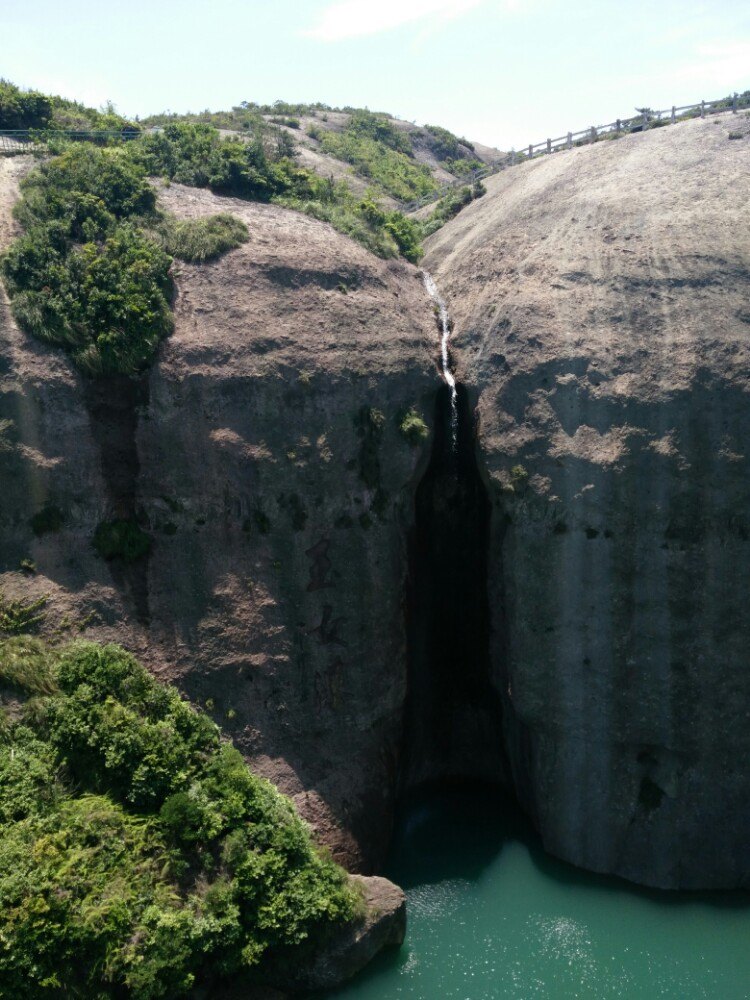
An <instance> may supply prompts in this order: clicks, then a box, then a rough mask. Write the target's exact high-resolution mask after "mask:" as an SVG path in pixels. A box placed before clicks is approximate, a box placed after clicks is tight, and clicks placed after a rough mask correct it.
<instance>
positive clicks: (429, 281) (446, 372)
mask: <svg viewBox="0 0 750 1000" xmlns="http://www.w3.org/2000/svg"><path fill="white" fill-rule="evenodd" d="M422 275H423V277H424V287H425V288H426V289H427V294H428V295H429V296H430V298H431V299H432V301H433V302H434V303H435V305H436V307H437V310H438V317H439V319H440V358H441V363H442V371H443V378H444V379H445V381H446V383H447V384H448V386H449V388H450V391H451V429H452V431H453V445H454V447H455V446H456V443H457V439H458V392H457V391H456V379H455V376H454V375H453V372H452V371H451V364H450V355H449V354H448V341H449V340H450V337H451V320H450V316H449V315H448V307H447V306H446V304H445V301H444V299H443V298H442V296H441V295H440V292H439V291H438V287H437V285H436V284H435V279H434V278H433V277H432V275H431V274H430V272H429V271H422Z"/></svg>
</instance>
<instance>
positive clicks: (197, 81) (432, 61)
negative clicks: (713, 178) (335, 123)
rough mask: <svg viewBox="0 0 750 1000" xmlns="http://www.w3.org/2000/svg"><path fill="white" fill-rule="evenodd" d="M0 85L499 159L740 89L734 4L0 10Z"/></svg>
mask: <svg viewBox="0 0 750 1000" xmlns="http://www.w3.org/2000/svg"><path fill="white" fill-rule="evenodd" d="M0 39H1V40H2V44H1V45H0V53H1V55H0V75H2V76H5V77H6V78H8V79H11V80H14V81H15V82H17V83H20V84H23V85H26V86H36V87H39V88H41V89H43V90H51V91H55V92H58V93H62V94H64V95H66V96H69V97H77V98H79V99H81V100H84V101H86V102H87V103H93V104H100V103H102V102H104V101H105V100H107V99H111V100H113V101H114V102H115V104H117V106H118V107H119V108H120V110H122V111H123V112H125V113H126V114H131V115H135V114H140V115H141V116H143V115H146V114H149V113H151V112H156V111H163V110H165V109H170V110H173V111H184V110H201V109H203V108H206V107H209V108H212V109H219V108H226V107H230V106H231V105H232V104H237V103H239V102H240V101H243V100H247V101H253V100H254V101H258V102H263V103H265V102H272V101H274V100H277V99H279V98H283V99H284V100H288V101H324V102H326V103H328V104H332V105H339V104H353V105H357V106H366V107H369V108H372V109H373V110H383V111H390V112H392V113H394V114H397V115H400V116H401V117H402V118H407V119H410V120H415V121H418V122H420V123H425V122H427V123H431V124H440V125H445V126H447V127H448V128H450V129H452V130H453V131H455V132H458V133H460V134H464V135H466V136H468V137H469V138H473V139H477V140H480V141H483V142H487V143H490V144H492V145H497V146H500V147H501V148H509V147H510V146H516V147H517V148H518V147H521V146H524V145H526V144H528V143H529V142H537V141H540V140H541V139H544V138H546V137H547V136H548V135H551V136H558V135H561V134H562V133H564V132H567V131H568V129H571V130H577V129H579V128H583V127H585V126H587V125H591V124H594V125H598V124H601V123H603V122H606V121H611V120H612V119H614V118H616V117H620V116H625V115H629V114H631V113H632V112H633V109H634V108H635V107H636V106H642V105H649V106H651V107H668V106H670V105H671V104H673V103H676V104H686V103H691V102H693V101H699V100H701V99H702V98H706V99H712V98H716V97H719V96H722V95H724V94H727V93H729V92H730V91H733V90H740V91H741V90H746V89H748V88H750V3H748V2H747V0H714V2H711V3H709V2H700V0H682V2H676V0H656V2H654V0H648V2H646V0H631V2H629V3H626V2H624V0H618V2H613V0H569V2H567V3H563V2H559V0H338V2H333V3H330V2H321V0H303V2H299V0H297V2H294V0H273V2H270V3H269V2H259V0H210V2H207V0H161V2H159V0H128V2H119V0H109V2H107V3H104V2H102V0H24V2H20V0H0Z"/></svg>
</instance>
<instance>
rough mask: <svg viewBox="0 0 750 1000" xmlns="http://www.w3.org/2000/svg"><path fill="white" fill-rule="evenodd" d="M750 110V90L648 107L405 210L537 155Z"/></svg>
mask: <svg viewBox="0 0 750 1000" xmlns="http://www.w3.org/2000/svg"><path fill="white" fill-rule="evenodd" d="M748 107H750V91H745V93H744V94H742V95H739V94H734V95H733V96H732V97H722V98H721V99H720V100H718V101H701V102H700V104H684V105H683V106H682V107H677V106H675V105H673V106H672V107H671V108H666V109H665V110H663V111H653V110H651V108H646V109H644V110H643V111H639V112H638V114H637V115H635V116H634V117H633V118H618V119H617V120H616V121H613V122H609V124H607V125H591V126H590V127H589V128H584V129H581V130H580V131H578V132H568V133H567V134H566V135H561V136H558V137H557V138H556V139H545V140H543V141H542V142H536V143H530V144H529V145H528V146H524V147H523V149H521V150H520V151H516V150H515V149H513V150H511V152H510V153H508V154H506V156H505V157H504V158H503V159H502V160H499V161H498V162H496V163H493V164H488V165H487V166H485V167H482V168H481V169H479V170H476V171H474V172H473V173H472V174H469V175H467V176H466V177H458V178H456V180H455V181H450V182H449V183H447V184H444V185H443V186H442V187H440V188H439V189H438V190H437V191H434V192H432V193H431V194H428V195H424V196H423V197H422V198H419V199H417V200H416V201H411V202H407V203H405V204H404V205H402V206H401V210H402V211H403V212H415V211H416V210H417V209H418V208H422V207H423V206H425V205H429V204H430V203H431V202H433V201H438V200H439V199H440V198H443V197H444V196H445V195H446V194H448V193H449V192H450V191H452V190H454V189H455V188H460V187H463V186H465V185H467V184H471V183H473V182H474V181H479V180H482V178H484V177H489V176H490V175H491V174H497V173H499V172H500V171H501V170H505V169H507V168H508V167H513V166H516V164H518V163H526V162H527V161H528V160H533V159H534V158H535V157H537V156H547V155H548V154H551V153H559V152H561V151H563V150H566V149H573V148H574V147H577V146H585V145H588V144H589V143H592V142H600V141H602V140H605V139H619V138H620V136H623V135H630V134H632V133H634V132H645V131H646V130H648V129H652V128H660V127H662V126H664V125H674V124H676V123H677V122H680V121H685V120H687V119H689V118H705V117H706V115H715V114H719V113H720V112H724V111H732V112H734V113H735V114H736V113H737V111H738V110H739V109H740V108H748Z"/></svg>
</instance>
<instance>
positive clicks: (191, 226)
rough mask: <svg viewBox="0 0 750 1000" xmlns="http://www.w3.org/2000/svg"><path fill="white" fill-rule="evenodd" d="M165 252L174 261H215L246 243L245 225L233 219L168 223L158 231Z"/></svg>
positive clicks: (172, 220)
mask: <svg viewBox="0 0 750 1000" xmlns="http://www.w3.org/2000/svg"><path fill="white" fill-rule="evenodd" d="M159 236H160V240H161V244H162V246H163V248H164V249H165V250H166V252H167V253H168V254H170V255H171V256H172V257H177V258H179V260H184V261H187V262H188V263H194V262H196V261H200V262H202V261H206V260H213V259H214V258H216V257H220V256H221V255H222V254H223V253H226V252H227V250H234V248H235V247H238V246H240V245H241V244H242V243H245V242H247V238H248V231H247V226H246V225H245V223H244V222H243V221H242V220H241V219H238V218H237V217H236V216H234V215H226V214H223V213H222V214H221V215H209V216H207V217H205V218H202V219H171V218H170V219H167V220H165V222H164V223H163V225H162V227H161V228H160V230H159Z"/></svg>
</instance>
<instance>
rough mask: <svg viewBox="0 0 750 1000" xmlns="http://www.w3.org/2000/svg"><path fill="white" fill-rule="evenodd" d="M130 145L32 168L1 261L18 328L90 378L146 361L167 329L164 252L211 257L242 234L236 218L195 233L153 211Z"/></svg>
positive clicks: (210, 222)
mask: <svg viewBox="0 0 750 1000" xmlns="http://www.w3.org/2000/svg"><path fill="white" fill-rule="evenodd" d="M133 145H134V144H126V145H117V146H111V147H106V148H100V147H98V146H93V145H90V144H88V143H86V144H83V143H75V144H71V145H69V147H68V148H67V149H65V151H64V152H63V153H61V154H60V155H59V156H56V157H54V158H53V159H51V160H48V161H46V162H45V163H43V164H41V165H40V166H39V167H38V168H37V169H36V170H34V171H33V172H32V173H31V174H30V175H29V176H28V177H27V178H26V179H25V180H24V181H23V182H22V198H21V200H20V201H19V203H18V204H17V205H16V208H15V215H16V217H17V219H18V220H19V222H20V223H21V224H22V226H23V227H24V230H25V232H24V234H23V235H22V236H20V237H19V238H18V239H16V240H15V241H14V242H13V243H12V244H11V246H10V248H9V249H8V251H7V253H6V254H5V255H4V257H3V259H2V265H1V266H2V274H3V277H4V279H5V284H6V286H7V288H8V292H9V294H10V296H11V301H12V308H13V314H14V316H15V317H16V319H17V320H18V322H19V323H20V324H21V326H22V327H23V328H24V329H25V330H27V331H28V332H29V333H31V334H32V335H34V336H36V337H38V338H39V339H40V340H43V341H45V342H47V343H50V344H54V345H55V346H58V347H63V348H64V349H65V350H67V351H68V352H69V353H70V354H71V355H72V357H73V360H74V361H75V363H76V365H77V366H78V367H79V368H80V369H81V370H82V371H84V372H86V373H87V374H89V375H112V374H127V375H130V374H135V373H137V372H139V371H142V370H143V369H144V368H146V367H147V366H148V365H149V364H150V362H151V361H152V359H153V357H154V355H155V353H156V350H157V348H158V345H159V343H160V341H161V340H162V339H163V338H164V337H165V336H167V335H168V334H169V333H170V332H171V329H172V311H171V297H172V280H171V276H170V266H171V263H172V256H171V254H174V255H175V256H180V257H182V258H183V259H195V258H196V257H197V256H198V257H199V256H201V254H202V255H203V257H210V256H216V254H217V253H220V252H222V251H223V250H225V249H229V248H230V247H232V246H236V245H237V244H238V242H240V241H241V240H243V239H246V238H247V233H246V227H245V226H244V224H243V223H242V222H240V221H239V220H234V221H233V224H232V226H231V228H230V227H227V225H226V223H225V222H224V221H221V220H220V219H219V217H216V218H214V219H204V220H201V225H202V228H203V231H202V232H201V231H200V229H199V227H197V226H196V225H195V224H190V223H185V224H180V223H176V222H174V223H173V222H172V221H171V220H169V219H168V218H166V217H165V216H164V215H163V214H162V213H160V212H158V211H157V209H156V196H155V193H154V190H153V188H152V186H151V185H150V184H149V182H148V179H147V175H146V170H145V168H144V166H143V165H141V163H139V162H138V160H137V158H136V157H134V156H133V154H132V152H131V149H132V146H133ZM209 237H210V239H209ZM167 251H170V252H171V253H170V252H167Z"/></svg>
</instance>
